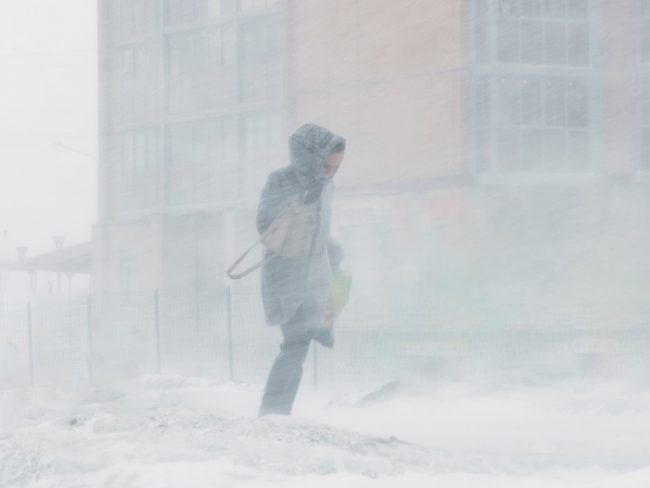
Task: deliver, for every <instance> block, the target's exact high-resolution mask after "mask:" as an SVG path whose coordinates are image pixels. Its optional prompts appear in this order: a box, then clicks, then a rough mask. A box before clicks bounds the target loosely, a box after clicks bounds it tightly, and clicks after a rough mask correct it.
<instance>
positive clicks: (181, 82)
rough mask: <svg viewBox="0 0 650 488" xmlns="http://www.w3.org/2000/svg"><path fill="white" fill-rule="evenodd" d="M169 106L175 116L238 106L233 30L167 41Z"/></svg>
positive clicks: (207, 31)
mask: <svg viewBox="0 0 650 488" xmlns="http://www.w3.org/2000/svg"><path fill="white" fill-rule="evenodd" d="M167 57H168V63H167V76H168V78H169V91H168V106H169V109H170V111H172V112H182V111H187V110H196V109H199V108H201V109H206V108H210V107H219V106H223V105H228V104H233V103H234V102H235V67H234V65H235V63H234V57H235V31H234V28H233V27H232V26H225V27H213V28H209V29H203V30H200V31H195V32H189V33H181V34H174V35H171V36H169V37H168V39H167Z"/></svg>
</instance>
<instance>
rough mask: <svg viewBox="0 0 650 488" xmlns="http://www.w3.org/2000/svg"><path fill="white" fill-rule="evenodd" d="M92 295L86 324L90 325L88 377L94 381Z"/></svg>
mask: <svg viewBox="0 0 650 488" xmlns="http://www.w3.org/2000/svg"><path fill="white" fill-rule="evenodd" d="M92 303H93V302H92V295H90V294H88V298H87V299H86V325H87V327H88V379H89V380H90V382H91V383H92V382H93V359H94V353H93V325H92V324H93V323H92Z"/></svg>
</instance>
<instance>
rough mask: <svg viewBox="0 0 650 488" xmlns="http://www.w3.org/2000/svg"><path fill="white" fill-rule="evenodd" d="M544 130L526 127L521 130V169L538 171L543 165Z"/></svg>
mask: <svg viewBox="0 0 650 488" xmlns="http://www.w3.org/2000/svg"><path fill="white" fill-rule="evenodd" d="M545 140H546V139H545V137H544V131H543V130H540V129H527V130H524V131H522V140H521V146H522V169H524V170H528V171H539V170H540V169H542V168H543V167H544V144H545Z"/></svg>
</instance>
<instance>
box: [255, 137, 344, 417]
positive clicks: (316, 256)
mask: <svg viewBox="0 0 650 488" xmlns="http://www.w3.org/2000/svg"><path fill="white" fill-rule="evenodd" d="M345 144H346V143H345V139H344V138H342V137H341V136H338V135H336V134H334V133H332V132H331V131H329V130H327V129H325V128H324V127H320V126H318V125H314V124H305V125H303V126H301V127H300V128H298V129H297V130H296V131H295V132H294V133H293V134H292V135H291V137H290V138H289V150H290V160H291V163H290V165H289V166H287V167H284V168H281V169H278V170H276V171H273V172H272V173H271V174H270V175H269V176H268V179H267V182H266V185H265V186H264V188H263V189H262V194H261V197H260V201H259V205H258V210H257V230H258V232H259V233H260V235H261V236H262V241H263V242H264V241H265V236H267V235H269V233H271V234H272V233H273V231H274V230H276V229H279V230H278V231H277V232H275V234H276V235H281V238H279V239H272V238H267V239H266V241H267V242H265V247H266V249H265V258H264V264H263V267H262V276H261V291H262V301H263V304H264V312H265V316H266V321H267V323H268V324H269V325H279V326H280V328H281V330H282V336H283V342H282V345H281V346H280V353H279V355H278V356H277V358H276V359H275V361H274V363H273V366H272V368H271V371H270V373H269V376H268V380H267V382H266V388H265V390H264V396H263V398H262V403H261V406H260V410H259V415H260V416H262V415H267V414H284V415H289V414H290V413H291V409H292V407H293V402H294V400H295V397H296V393H297V391H298V387H299V385H300V380H301V378H302V371H303V363H304V361H305V358H306V356H307V351H308V350H309V346H310V344H311V341H312V340H316V341H318V342H320V343H321V344H323V345H325V346H327V347H332V345H333V336H332V329H331V321H330V320H326V318H325V317H326V312H327V306H328V294H329V290H330V281H331V276H332V267H333V266H332V265H335V266H338V263H339V262H340V260H341V259H342V254H343V251H342V249H341V247H340V245H338V244H337V243H336V242H334V241H333V240H332V239H331V238H330V218H331V207H330V205H331V200H332V192H333V189H334V184H333V182H332V178H333V177H334V175H335V173H336V172H337V170H338V168H339V166H340V164H341V161H342V160H343V154H344V152H345ZM273 240H275V243H273V244H272V243H271V241H273Z"/></svg>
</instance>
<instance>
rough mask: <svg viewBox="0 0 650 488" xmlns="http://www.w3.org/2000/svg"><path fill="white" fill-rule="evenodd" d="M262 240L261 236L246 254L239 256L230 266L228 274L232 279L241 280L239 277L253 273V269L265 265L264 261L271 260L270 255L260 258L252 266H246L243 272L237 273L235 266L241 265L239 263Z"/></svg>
mask: <svg viewBox="0 0 650 488" xmlns="http://www.w3.org/2000/svg"><path fill="white" fill-rule="evenodd" d="M261 242H262V239H261V238H260V239H258V240H257V242H255V244H253V245H252V246H251V247H249V248H248V250H247V251H246V252H245V253H244V254H242V255H241V256H239V257H238V258H237V260H236V261H235V262H234V263H232V266H230V268H228V271H227V273H228V276H229V277H230V279H231V280H239V279H241V278H243V277H244V276H246V275H249V274H251V273H252V272H253V271H255V270H256V269H257V268H260V267H261V266H263V265H264V263H265V262H266V261H268V260H269V257H270V256H267V257H265V258H263V259H262V260H260V261H259V262H258V263H256V264H254V265H253V266H251V267H250V268H246V269H245V270H244V271H242V272H241V273H235V268H236V267H237V266H238V265H239V263H241V262H242V261H243V260H244V258H245V257H246V256H248V255H249V254H250V252H251V251H252V250H253V249H255V248H256V247H257V245H258V244H260V243H261Z"/></svg>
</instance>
